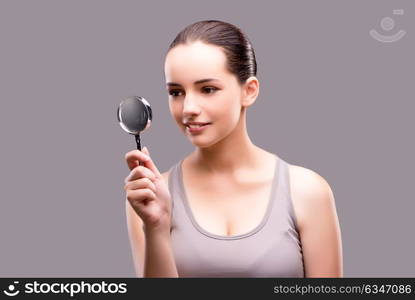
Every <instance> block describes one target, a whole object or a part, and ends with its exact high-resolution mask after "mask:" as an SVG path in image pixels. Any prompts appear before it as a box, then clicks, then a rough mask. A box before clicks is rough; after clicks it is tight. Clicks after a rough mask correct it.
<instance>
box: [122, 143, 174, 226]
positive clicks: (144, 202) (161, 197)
mask: <svg viewBox="0 0 415 300" xmlns="http://www.w3.org/2000/svg"><path fill="white" fill-rule="evenodd" d="M125 160H126V162H127V165H128V168H129V169H130V170H131V172H130V174H129V175H128V176H127V177H126V178H125V180H124V182H125V186H124V190H125V191H126V196H127V200H128V201H129V202H130V204H131V206H132V207H133V209H134V210H135V212H136V213H137V214H138V215H139V216H140V218H141V219H142V220H143V223H144V229H145V231H152V230H159V229H160V230H163V231H165V230H168V231H170V225H171V209H172V206H171V197H170V193H169V189H168V185H167V183H166V182H165V180H164V178H163V176H162V175H161V174H160V172H159V170H158V169H157V167H156V165H155V164H154V162H153V161H152V159H151V157H150V154H149V152H148V150H147V147H144V149H143V150H142V151H139V150H132V151H130V152H128V153H127V154H126V155H125Z"/></svg>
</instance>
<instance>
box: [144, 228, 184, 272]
mask: <svg viewBox="0 0 415 300" xmlns="http://www.w3.org/2000/svg"><path fill="white" fill-rule="evenodd" d="M145 235H146V247H145V262H144V277H179V276H178V273H177V268H176V262H175V260H174V256H173V249H172V246H171V237H170V232H169V231H168V230H164V231H146V234H145Z"/></svg>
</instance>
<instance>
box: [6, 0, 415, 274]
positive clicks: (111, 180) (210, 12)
mask: <svg viewBox="0 0 415 300" xmlns="http://www.w3.org/2000/svg"><path fill="white" fill-rule="evenodd" d="M393 9H404V10H405V14H404V15H403V16H394V15H393V14H392V10H393ZM386 16H389V17H392V18H393V19H394V20H395V22H396V26H395V28H394V30H392V31H391V32H392V33H395V32H397V31H398V30H399V29H404V30H406V31H407V34H406V36H404V38H403V39H401V40H400V41H398V42H396V43H381V42H378V41H376V40H374V39H373V38H371V37H370V35H369V30H370V29H372V28H374V29H377V30H378V31H379V32H380V33H384V34H386V33H385V32H382V29H381V28H380V20H381V19H382V18H383V17H386ZM414 16H415V5H414V2H413V1H379V0H376V1H375V0H373V1H358V0H354V1H329V0H327V1H305V0H304V1H293V0H289V1H288V0H287V1H256V2H252V1H212V0H210V1H171V2H169V1H155V0H153V1H151V2H150V1H149V2H139V1H1V2H0V38H1V40H0V45H1V47H0V82H1V87H0V100H1V107H0V114H1V116H0V131H1V155H0V168H1V181H0V182H1V189H0V197H1V202H0V237H1V254H0V276H2V277H14V276H33V277H36V276H48V277H70V276H73V277H89V276H90V277H130V276H134V269H133V262H132V256H131V252H130V246H129V241H128V235H127V227H126V221H125V211H124V201H125V195H124V191H123V185H124V183H123V180H124V178H125V177H126V176H127V175H128V173H129V171H128V168H127V166H126V164H125V161H124V155H125V153H126V152H127V151H130V150H133V149H135V141H134V137H133V136H132V135H129V134H127V133H125V132H123V131H122V130H121V128H120V126H119V124H118V123H117V120H116V108H117V106H118V104H119V102H120V100H121V97H124V96H128V95H134V94H137V95H140V96H144V97H145V98H147V99H148V100H149V101H150V102H151V105H152V107H153V111H154V122H153V124H152V127H151V129H149V130H148V131H146V132H145V133H143V134H142V142H143V145H146V146H147V147H148V148H149V149H150V152H151V156H152V158H153V159H154V161H155V162H156V163H157V165H158V167H159V169H160V170H161V171H166V170H167V169H168V168H170V167H171V166H172V165H173V164H174V163H176V162H177V161H178V160H179V159H181V158H183V157H184V156H185V155H186V154H187V153H189V152H190V151H192V145H191V144H190V142H188V140H187V139H186V138H185V137H184V136H183V135H182V134H181V133H180V131H179V130H178V128H177V127H176V125H175V123H174V121H173V119H172V117H171V116H170V112H169V109H168V98H167V92H166V90H165V87H164V73H163V65H164V55H165V51H166V50H167V47H168V45H169V44H170V42H171V41H172V40H173V38H174V37H175V36H176V34H177V33H178V32H179V31H180V30H181V29H182V28H184V27H185V26H186V25H188V24H190V23H193V22H195V21H199V20H203V19H220V20H224V21H227V22H230V23H233V24H235V25H237V26H239V27H240V28H242V30H244V31H245V32H246V33H247V34H248V36H249V38H250V39H251V41H252V43H253V46H254V49H255V51H256V56H257V60H258V78H259V80H260V84H261V90H260V96H259V99H258V100H257V102H256V104H255V105H254V106H253V107H251V108H250V109H249V112H248V131H249V134H250V137H251V138H252V140H253V142H254V143H255V144H256V145H258V146H260V147H263V148H264V149H266V150H268V151H271V152H274V153H276V154H278V155H280V156H281V157H282V158H283V159H285V160H286V161H287V162H289V163H291V164H297V165H300V166H304V167H306V168H310V169H312V170H314V171H316V172H317V173H319V174H320V175H321V176H323V177H324V178H325V179H326V180H327V181H328V182H329V184H330V185H331V187H332V189H333V191H334V195H335V198H336V205H337V211H338V215H339V221H340V225H341V229H342V239H343V251H344V252H343V253H344V275H345V276H346V277H369V276H370V277H387V276H390V277H398V276H411V277H413V276H415V260H414V259H413V253H414V252H415V241H414V239H415V238H414V236H413V227H414V225H415V221H414V219H413V212H414V207H415V204H414V196H413V179H414V175H413V174H414V173H413V169H414V162H415V159H414V157H413V154H414V153H415V151H414V143H413V138H411V136H413V128H414V123H415V122H414V118H413V114H414V104H413V101H414V94H415V93H414V86H415V85H414V78H415V76H414V75H415V74H414V73H415V71H414V70H415V68H414V61H415V60H414V53H415V51H414V46H415V43H414V37H413V36H414V34H415V28H414V21H415V17H414Z"/></svg>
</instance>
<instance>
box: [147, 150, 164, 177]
mask: <svg viewBox="0 0 415 300" xmlns="http://www.w3.org/2000/svg"><path fill="white" fill-rule="evenodd" d="M143 151H145V152H146V153H147V157H148V158H149V160H147V161H144V164H143V165H144V166H145V167H147V168H149V169H150V170H151V171H153V172H154V175H156V177H157V178H161V177H162V175H161V173H160V171H159V169H158V168H157V167H156V164H155V163H154V162H153V160H152V158H151V156H150V151H148V149H147V147H144V149H143Z"/></svg>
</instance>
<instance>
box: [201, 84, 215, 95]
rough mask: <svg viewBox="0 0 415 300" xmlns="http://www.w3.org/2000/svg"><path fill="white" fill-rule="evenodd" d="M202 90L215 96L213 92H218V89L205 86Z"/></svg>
mask: <svg viewBox="0 0 415 300" xmlns="http://www.w3.org/2000/svg"><path fill="white" fill-rule="evenodd" d="M202 90H203V91H204V92H206V93H207V94H213V92H216V91H217V90H218V89H217V88H215V87H213V86H205V87H203V88H202Z"/></svg>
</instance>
